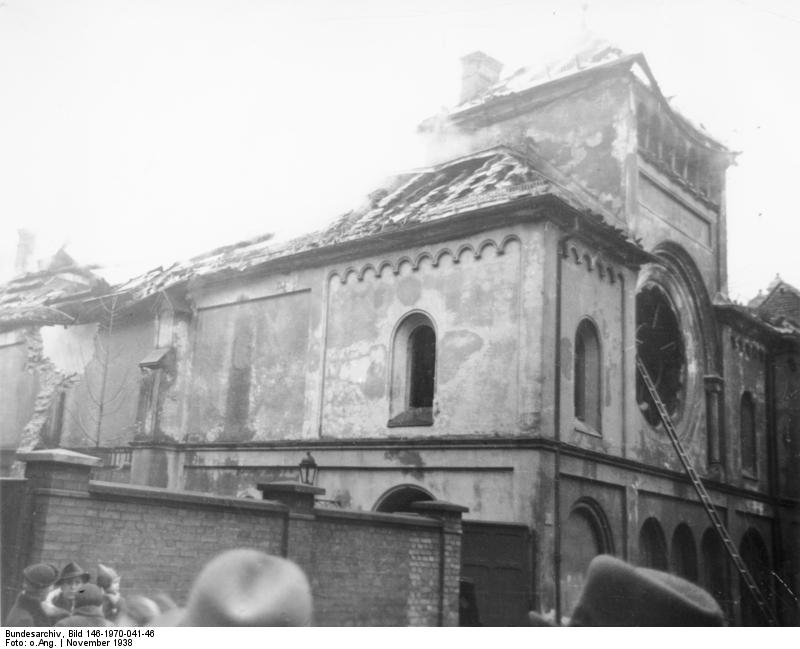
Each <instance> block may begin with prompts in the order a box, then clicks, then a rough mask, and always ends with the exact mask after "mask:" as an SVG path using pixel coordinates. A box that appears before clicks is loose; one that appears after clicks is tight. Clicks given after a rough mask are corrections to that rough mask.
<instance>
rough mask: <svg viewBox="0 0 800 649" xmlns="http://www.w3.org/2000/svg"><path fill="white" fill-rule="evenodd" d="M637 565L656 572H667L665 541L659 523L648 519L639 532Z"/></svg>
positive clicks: (653, 519)
mask: <svg viewBox="0 0 800 649" xmlns="http://www.w3.org/2000/svg"><path fill="white" fill-rule="evenodd" d="M639 565H641V566H645V567H647V568H655V569H656V570H664V571H666V570H669V565H668V563H667V540H666V538H665V537H664V530H663V529H661V523H659V522H658V520H657V519H655V518H652V517H651V518H648V519H647V520H646V521H645V522H644V525H642V529H641V531H640V532H639Z"/></svg>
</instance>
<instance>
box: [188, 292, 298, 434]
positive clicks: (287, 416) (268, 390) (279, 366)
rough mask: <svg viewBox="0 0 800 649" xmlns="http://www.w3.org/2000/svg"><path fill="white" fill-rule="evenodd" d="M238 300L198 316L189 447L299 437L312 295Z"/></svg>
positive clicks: (193, 360) (189, 413) (208, 308)
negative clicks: (209, 443)
mask: <svg viewBox="0 0 800 649" xmlns="http://www.w3.org/2000/svg"><path fill="white" fill-rule="evenodd" d="M240 297H241V299H240V300H239V301H236V302H234V303H232V304H231V303H229V304H227V305H222V306H215V307H205V308H202V309H201V310H200V311H199V313H198V317H197V324H196V328H195V336H196V339H195V343H194V349H193V352H192V365H191V367H192V370H191V372H192V381H191V388H190V390H191V392H190V394H189V395H188V419H187V424H186V432H187V435H188V438H189V439H190V440H193V441H210V442H213V441H220V442H222V441H226V442H231V441H237V442H245V441H253V440H264V439H282V438H292V437H297V436H299V434H300V432H301V430H302V424H303V420H304V415H305V411H304V407H305V383H306V364H307V357H308V333H309V309H310V300H311V293H310V292H309V291H307V290H301V291H296V292H292V293H286V294H283V295H276V296H270V297H264V298H256V299H249V298H248V297H247V296H246V295H241V296H240Z"/></svg>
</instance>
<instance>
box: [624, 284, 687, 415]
mask: <svg viewBox="0 0 800 649" xmlns="http://www.w3.org/2000/svg"><path fill="white" fill-rule="evenodd" d="M636 352H637V354H638V355H639V358H640V359H641V361H642V363H644V366H645V368H646V369H647V373H648V374H649V375H650V378H651V379H652V380H653V383H654V384H655V387H656V391H657V392H658V396H659V398H660V399H661V401H662V402H663V404H664V406H665V408H666V410H667V413H668V414H669V416H670V417H673V418H675V417H677V416H678V414H679V409H680V406H681V403H682V400H683V388H684V382H685V377H684V374H685V371H686V355H685V347H684V344H683V336H682V335H681V330H680V324H679V322H678V317H677V315H675V311H674V310H673V308H672V305H671V303H670V301H669V298H667V296H666V294H665V293H664V292H663V291H662V290H661V289H659V288H658V287H656V286H648V287H645V288H643V289H642V290H641V291H640V292H639V294H638V295H637V296H636ZM636 379H637V380H636V401H637V403H638V404H639V408H640V409H641V410H642V413H643V414H644V417H645V419H646V420H647V422H648V423H649V424H650V425H651V426H658V425H659V424H660V423H661V418H660V416H659V414H658V410H657V409H656V404H655V402H654V401H653V399H652V397H651V396H650V392H649V391H648V389H647V386H646V384H645V383H644V380H643V379H642V377H641V376H639V375H638V374H637V377H636Z"/></svg>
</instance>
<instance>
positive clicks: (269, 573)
mask: <svg viewBox="0 0 800 649" xmlns="http://www.w3.org/2000/svg"><path fill="white" fill-rule="evenodd" d="M120 582H121V578H120V575H119V574H118V573H117V572H116V571H115V570H114V569H113V568H110V567H108V566H105V565H103V564H98V566H97V575H96V578H95V580H94V582H92V580H91V575H90V574H89V573H88V572H86V571H84V570H83V569H82V568H81V567H80V566H79V565H78V564H77V563H75V562H70V563H68V564H67V565H66V566H64V567H63V568H62V569H61V570H60V571H59V570H58V569H57V568H56V567H55V566H53V565H50V564H46V563H37V564H34V565H31V566H28V567H27V568H25V570H24V571H23V583H22V592H21V593H20V594H19V595H18V596H17V599H16V601H15V602H14V606H13V607H12V609H11V610H10V611H9V613H8V615H7V617H6V619H5V621H4V626H10V627H12V626H30V627H49V626H55V627H70V626H81V627H90V626H308V625H310V624H311V611H312V604H311V588H310V586H309V583H308V579H307V577H306V575H305V573H304V572H303V571H302V570H301V569H300V568H299V567H298V566H297V565H296V564H295V563H293V562H291V561H289V560H288V559H284V558H282V557H276V556H272V555H268V554H264V553H263V552H259V551H257V550H250V549H243V548H242V549H236V550H228V551H226V552H223V553H222V554H219V555H217V556H216V557H214V558H213V559H212V560H211V561H209V562H208V563H207V564H206V565H205V567H204V568H203V569H202V570H201V571H200V574H199V575H198V576H197V578H196V579H195V581H194V584H193V585H192V588H191V591H190V593H189V598H188V601H187V605H186V607H178V606H177V605H176V604H175V602H174V601H173V600H172V598H171V597H170V596H169V595H167V594H165V593H157V594H154V595H152V596H145V595H139V594H134V595H126V596H123V595H122V594H121V591H120Z"/></svg>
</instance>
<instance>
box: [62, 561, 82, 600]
mask: <svg viewBox="0 0 800 649" xmlns="http://www.w3.org/2000/svg"><path fill="white" fill-rule="evenodd" d="M87 581H89V573H88V572H85V571H84V570H83V568H81V567H80V566H79V565H78V564H77V563H75V562H70V563H68V564H67V565H66V566H64V569H63V570H62V571H61V574H60V575H59V576H58V581H56V585H57V586H59V587H60V588H61V594H62V595H63V596H64V597H66V598H67V599H75V595H76V593H77V592H78V589H79V588H80V587H81V586H82V585H83V584H85V583H86V582H87Z"/></svg>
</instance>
